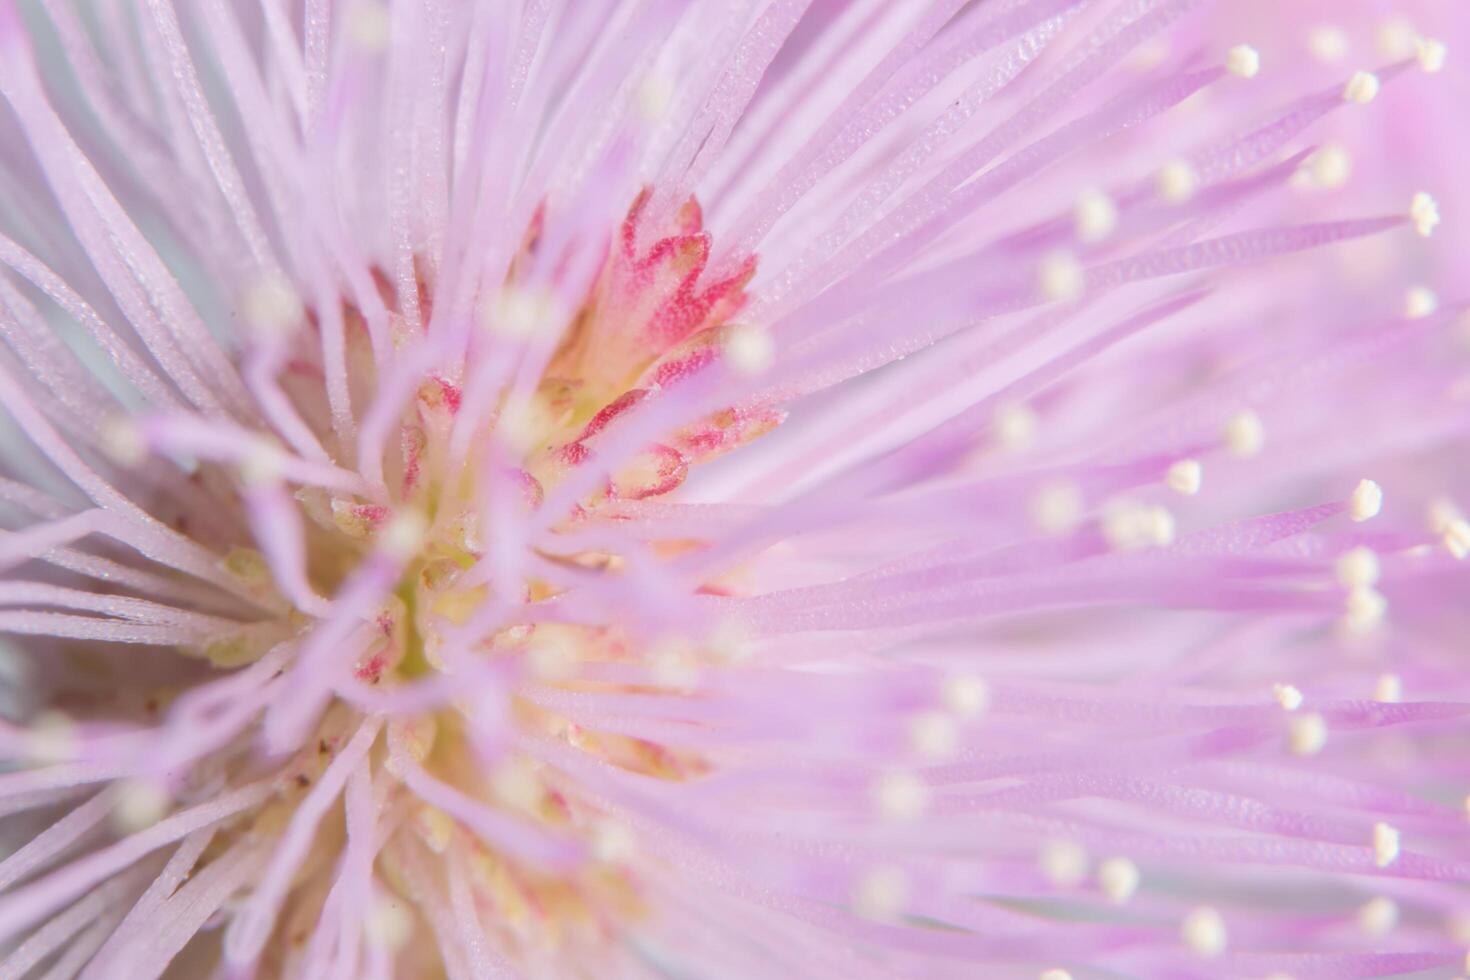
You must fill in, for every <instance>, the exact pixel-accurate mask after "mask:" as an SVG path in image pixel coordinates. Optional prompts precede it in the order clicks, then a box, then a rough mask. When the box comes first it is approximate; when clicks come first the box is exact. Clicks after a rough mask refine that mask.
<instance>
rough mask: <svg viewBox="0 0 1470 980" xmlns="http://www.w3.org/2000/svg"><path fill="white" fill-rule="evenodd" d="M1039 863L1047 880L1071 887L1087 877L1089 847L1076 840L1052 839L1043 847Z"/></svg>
mask: <svg viewBox="0 0 1470 980" xmlns="http://www.w3.org/2000/svg"><path fill="white" fill-rule="evenodd" d="M1038 864H1039V866H1040V868H1041V873H1042V874H1043V875H1044V876H1045V877H1046V880H1047V881H1049V882H1051V883H1052V884H1053V885H1058V886H1060V887H1064V888H1069V887H1071V886H1073V885H1077V884H1080V883H1081V882H1082V879H1084V878H1086V877H1087V864H1088V861H1087V849H1086V848H1085V847H1083V846H1082V845H1081V844H1079V843H1077V842H1076V841H1070V840H1054V841H1050V842H1048V843H1047V844H1046V845H1045V846H1044V847H1042V849H1041V855H1040V857H1039V860H1038Z"/></svg>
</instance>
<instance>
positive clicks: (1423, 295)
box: [1404, 286, 1439, 320]
mask: <svg viewBox="0 0 1470 980" xmlns="http://www.w3.org/2000/svg"><path fill="white" fill-rule="evenodd" d="M1438 309H1439V297H1438V296H1436V295H1434V290H1432V289H1430V288H1429V287H1428V286H1410V287H1409V289H1408V291H1406V292H1405V293H1404V316H1406V317H1408V318H1409V319H1410V320H1418V319H1421V318H1423V317H1426V316H1429V315H1430V314H1431V313H1433V312H1434V311H1435V310H1438Z"/></svg>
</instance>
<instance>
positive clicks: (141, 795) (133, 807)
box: [112, 779, 173, 833]
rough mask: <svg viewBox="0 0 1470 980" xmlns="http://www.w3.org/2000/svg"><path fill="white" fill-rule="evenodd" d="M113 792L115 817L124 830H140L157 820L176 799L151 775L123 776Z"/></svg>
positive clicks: (114, 819)
mask: <svg viewBox="0 0 1470 980" xmlns="http://www.w3.org/2000/svg"><path fill="white" fill-rule="evenodd" d="M113 792H114V794H115V798H114V800H113V805H112V820H113V823H114V824H115V825H116V826H117V828H118V830H120V831H122V832H124V833H137V832H138V831H140V830H145V829H147V828H148V827H151V826H153V825H154V824H156V823H158V821H159V820H162V819H163V817H164V815H165V814H167V813H168V811H169V808H170V805H171V804H172V802H173V801H172V800H171V799H170V798H169V795H168V793H167V792H166V791H165V790H164V788H163V787H162V786H160V785H159V784H158V783H157V782H156V781H154V780H151V779H128V780H124V781H123V782H120V783H118V784H117V785H116V786H115V787H114V789H113Z"/></svg>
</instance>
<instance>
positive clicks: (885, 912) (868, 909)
mask: <svg viewBox="0 0 1470 980" xmlns="http://www.w3.org/2000/svg"><path fill="white" fill-rule="evenodd" d="M908 900H909V880H908V876H906V875H905V874H904V873H903V872H902V871H901V870H899V869H898V868H892V867H878V868H872V869H870V870H868V871H867V872H866V873H864V874H863V876H862V877H861V878H859V879H858V882H857V885H856V887H855V888H854V889H853V894H852V905H853V911H855V912H857V914H858V915H861V916H863V917H864V918H868V919H876V920H878V921H887V920H891V919H893V918H894V917H895V916H897V915H898V914H899V913H900V912H901V911H903V907H904V905H906V904H907V903H908Z"/></svg>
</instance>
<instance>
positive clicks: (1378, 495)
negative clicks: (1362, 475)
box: [1348, 480, 1383, 522]
mask: <svg viewBox="0 0 1470 980" xmlns="http://www.w3.org/2000/svg"><path fill="white" fill-rule="evenodd" d="M1382 509H1383V488H1382V487H1380V486H1379V485H1378V484H1377V483H1375V482H1373V481H1372V480H1359V481H1358V485H1357V486H1356V487H1353V495H1352V496H1351V497H1349V498H1348V516H1349V517H1351V518H1352V519H1353V520H1355V521H1359V522H1362V521H1366V520H1369V519H1370V518H1374V517H1377V516H1378V512H1379V511H1381V510H1382Z"/></svg>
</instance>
